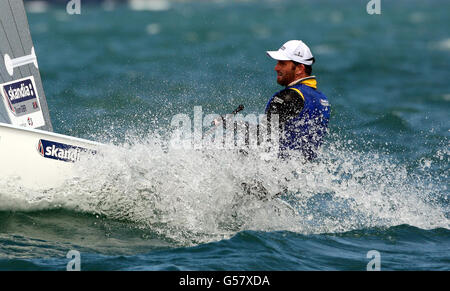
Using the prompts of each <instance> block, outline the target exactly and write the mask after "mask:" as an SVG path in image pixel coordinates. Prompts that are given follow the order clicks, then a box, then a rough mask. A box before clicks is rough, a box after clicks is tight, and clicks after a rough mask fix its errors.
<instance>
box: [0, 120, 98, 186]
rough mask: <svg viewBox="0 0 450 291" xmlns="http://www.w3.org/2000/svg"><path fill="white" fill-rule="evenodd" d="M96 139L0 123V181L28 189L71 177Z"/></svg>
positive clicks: (54, 184)
mask: <svg viewBox="0 0 450 291" xmlns="http://www.w3.org/2000/svg"><path fill="white" fill-rule="evenodd" d="M99 146H101V144H100V143H96V142H93V141H89V140H85V139H80V138H75V137H71V136H67V135H62V134H56V133H52V132H47V131H43V130H37V129H27V128H23V127H18V126H14V125H9V124H5V123H0V164H1V166H0V182H7V183H15V184H16V185H17V186H20V187H25V188H31V189H46V188H54V187H58V186H61V185H63V183H64V182H65V181H67V180H68V179H71V178H73V175H74V174H75V165H76V162H77V161H79V160H80V159H81V158H82V157H83V155H85V154H86V151H85V150H88V151H87V153H91V154H92V152H96V151H97V150H98V148H99Z"/></svg>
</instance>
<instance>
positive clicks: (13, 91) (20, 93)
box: [3, 79, 36, 104]
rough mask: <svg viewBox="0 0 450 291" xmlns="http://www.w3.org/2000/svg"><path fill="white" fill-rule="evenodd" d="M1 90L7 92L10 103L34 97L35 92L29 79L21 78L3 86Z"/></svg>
mask: <svg viewBox="0 0 450 291" xmlns="http://www.w3.org/2000/svg"><path fill="white" fill-rule="evenodd" d="M3 91H4V92H5V93H7V96H8V99H9V101H10V102H11V103H12V104H15V103H19V102H23V101H27V100H30V99H34V98H36V92H35V90H34V87H33V82H32V81H31V79H23V80H21V81H18V82H14V83H10V84H8V85H5V86H3Z"/></svg>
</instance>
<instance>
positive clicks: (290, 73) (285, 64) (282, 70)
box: [275, 61, 296, 86]
mask: <svg viewBox="0 0 450 291" xmlns="http://www.w3.org/2000/svg"><path fill="white" fill-rule="evenodd" d="M295 67H296V66H295V65H294V63H293V62H292V61H278V62H277V65H276V66H275V71H276V72H277V83H278V84H280V85H281V86H287V85H289V84H290V83H292V82H293V81H295Z"/></svg>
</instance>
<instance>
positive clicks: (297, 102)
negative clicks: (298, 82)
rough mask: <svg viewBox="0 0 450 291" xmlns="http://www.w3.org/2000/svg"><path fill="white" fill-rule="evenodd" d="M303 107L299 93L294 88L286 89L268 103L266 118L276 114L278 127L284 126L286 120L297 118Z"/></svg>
mask: <svg viewBox="0 0 450 291" xmlns="http://www.w3.org/2000/svg"><path fill="white" fill-rule="evenodd" d="M304 105H305V100H304V99H303V96H302V94H301V92H300V90H298V89H296V88H287V89H284V90H283V91H280V92H279V93H278V94H277V95H275V97H274V98H273V99H272V102H270V105H269V108H268V110H267V115H268V118H269V119H270V115H272V114H278V117H279V121H280V125H281V124H284V123H285V122H286V121H287V120H289V119H291V118H294V117H296V116H298V114H299V113H300V111H302V109H303V106H304Z"/></svg>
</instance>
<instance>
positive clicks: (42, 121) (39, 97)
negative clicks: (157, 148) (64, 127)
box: [0, 0, 53, 131]
mask: <svg viewBox="0 0 450 291" xmlns="http://www.w3.org/2000/svg"><path fill="white" fill-rule="evenodd" d="M0 98H1V99H2V101H0V122H3V123H9V124H13V125H18V126H23V127H28V128H38V129H43V130H47V131H53V127H52V124H51V120H50V114H49V111H48V106H47V100H46V98H45V94H44V89H43V87H42V81H41V76H40V73H39V69H38V62H37V58H36V54H35V49H34V46H33V41H32V39H31V35H30V29H29V26H28V20H27V15H26V12H25V8H24V4H23V1H21V0H0Z"/></svg>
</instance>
